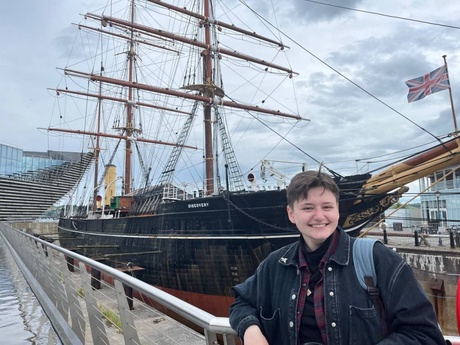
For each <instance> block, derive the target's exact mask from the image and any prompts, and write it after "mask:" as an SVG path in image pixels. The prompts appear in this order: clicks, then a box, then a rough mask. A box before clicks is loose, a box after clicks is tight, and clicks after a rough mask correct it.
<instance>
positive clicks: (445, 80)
mask: <svg viewBox="0 0 460 345" xmlns="http://www.w3.org/2000/svg"><path fill="white" fill-rule="evenodd" d="M406 85H407V86H408V87H409V94H408V95H407V101H408V102H409V103H410V102H415V101H418V100H420V99H422V98H425V96H427V95H431V94H432V93H435V92H438V91H442V90H447V89H449V88H450V84H449V75H448V74H447V66H445V65H444V66H441V67H439V68H437V69H435V70H434V71H432V72H430V73H428V74H425V75H424V76H421V77H418V78H415V79H411V80H408V81H406Z"/></svg>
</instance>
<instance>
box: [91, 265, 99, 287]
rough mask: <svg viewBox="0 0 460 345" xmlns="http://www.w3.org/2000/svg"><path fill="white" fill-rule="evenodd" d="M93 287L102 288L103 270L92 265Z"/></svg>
mask: <svg viewBox="0 0 460 345" xmlns="http://www.w3.org/2000/svg"><path fill="white" fill-rule="evenodd" d="M91 287H92V288H93V290H99V289H100V288H101V271H99V270H97V269H95V268H94V267H91Z"/></svg>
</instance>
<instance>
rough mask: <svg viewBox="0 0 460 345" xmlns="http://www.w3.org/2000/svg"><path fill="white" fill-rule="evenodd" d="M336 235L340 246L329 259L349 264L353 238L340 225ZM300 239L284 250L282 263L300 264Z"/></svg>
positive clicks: (286, 264) (340, 263)
mask: <svg viewBox="0 0 460 345" xmlns="http://www.w3.org/2000/svg"><path fill="white" fill-rule="evenodd" d="M335 231H336V233H335V236H338V247H337V250H336V251H335V253H333V254H332V255H331V257H330V259H329V260H332V261H335V262H337V263H338V264H339V265H348V264H349V263H350V254H351V238H350V236H349V235H348V234H347V233H346V232H345V231H343V230H342V228H340V227H338V228H337V229H336V230H335ZM299 245H300V238H299V241H297V242H295V243H293V244H291V245H288V246H287V247H286V248H285V249H284V250H283V251H282V252H281V256H280V258H279V260H278V262H279V263H280V264H281V265H285V266H289V265H295V266H298V265H299Z"/></svg>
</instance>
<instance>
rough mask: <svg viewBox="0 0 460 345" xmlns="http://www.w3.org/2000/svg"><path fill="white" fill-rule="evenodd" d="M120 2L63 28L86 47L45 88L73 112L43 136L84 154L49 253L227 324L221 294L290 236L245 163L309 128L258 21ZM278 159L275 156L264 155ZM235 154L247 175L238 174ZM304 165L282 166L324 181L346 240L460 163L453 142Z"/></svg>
mask: <svg viewBox="0 0 460 345" xmlns="http://www.w3.org/2000/svg"><path fill="white" fill-rule="evenodd" d="M119 3H120V1H119V2H116V4H119ZM126 3H127V5H128V6H127V8H121V7H120V8H110V9H109V8H104V9H103V10H102V11H101V12H99V13H86V14H84V15H83V19H82V22H80V23H79V24H75V27H76V28H77V29H78V32H79V34H78V36H77V37H78V40H79V41H81V42H82V43H85V44H88V45H89V46H88V47H87V48H85V49H76V48H73V50H74V52H76V53H77V54H76V55H77V56H78V59H77V61H75V62H72V64H69V65H68V67H65V68H63V69H62V70H61V71H62V83H61V84H60V86H59V87H57V88H56V89H55V91H56V97H57V100H58V101H62V102H63V101H64V100H65V99H70V100H72V102H68V103H66V104H67V106H68V107H70V103H72V104H77V103H83V104H84V106H83V109H85V111H84V113H81V112H78V115H79V116H80V120H81V121H80V122H78V121H77V120H74V119H72V118H70V117H66V116H62V115H61V116H60V117H59V120H58V121H56V123H55V124H53V125H51V126H50V127H49V128H48V130H49V131H50V132H53V133H64V134H67V135H69V136H72V137H74V136H79V137H80V136H81V137H84V138H86V141H85V143H84V147H85V148H88V147H89V148H90V152H92V153H93V154H94V165H93V166H92V168H91V169H90V171H89V173H88V174H86V175H85V177H84V178H82V180H81V186H82V187H81V188H79V189H76V191H75V193H76V194H75V196H73V197H72V198H71V202H70V203H69V205H68V206H67V208H66V209H65V212H64V213H63V214H62V217H61V218H60V220H59V236H60V244H61V245H62V246H63V247H65V248H68V249H71V250H74V251H76V252H78V253H80V254H83V255H85V256H88V257H94V258H97V259H98V260H102V261H103V262H104V263H106V264H108V265H112V266H114V267H117V268H122V269H126V268H127V267H136V268H137V269H136V270H132V271H131V273H132V274H133V275H135V276H136V277H137V278H139V279H141V280H143V281H145V282H147V283H149V284H152V285H153V286H155V287H158V288H160V289H163V290H164V291H167V292H168V293H171V294H173V295H175V296H178V297H180V298H181V299H184V300H186V301H188V302H190V303H192V304H194V305H196V306H198V307H200V308H202V309H204V310H207V311H208V312H210V313H212V314H214V315H218V316H226V315H228V307H229V305H230V303H231V302H232V300H233V298H232V297H231V288H232V286H234V285H236V284H238V283H240V282H242V281H244V280H245V279H246V278H247V277H249V276H250V275H251V274H253V272H254V271H255V269H256V268H257V266H258V265H259V263H260V262H261V261H262V260H263V259H264V258H265V257H266V256H267V255H268V254H269V253H270V252H272V251H273V250H276V249H277V248H280V247H281V246H284V245H286V244H288V243H292V242H294V241H296V240H297V239H298V237H299V234H298V231H297V230H296V228H295V227H294V225H293V224H291V223H290V222H289V219H288V217H287V213H286V186H287V185H288V184H289V177H288V175H287V174H285V173H283V172H281V171H280V170H279V169H278V168H277V166H276V164H275V163H276V161H275V160H269V159H268V158H265V157H264V158H263V159H261V160H259V161H257V162H251V163H248V162H249V161H251V160H252V159H253V158H254V157H252V152H253V149H254V146H256V145H261V146H264V145H265V140H264V138H267V137H268V136H270V137H271V138H273V137H274V138H277V139H276V140H277V141H279V142H282V141H283V140H286V137H287V134H288V133H289V132H290V131H291V130H292V129H293V128H297V129H299V128H300V130H301V129H302V128H303V127H304V126H305V123H307V122H308V121H309V120H308V119H306V118H305V117H304V116H302V114H301V113H300V111H299V110H298V109H299V108H298V107H296V106H295V105H294V94H291V93H286V89H285V88H284V86H282V85H284V83H287V84H288V85H289V84H292V83H293V82H294V80H295V78H296V76H297V75H298V73H297V72H296V71H295V70H293V69H292V68H291V67H289V66H290V65H289V63H288V61H289V60H288V59H287V57H286V56H287V54H288V52H289V47H288V46H287V45H286V44H284V43H283V42H282V41H281V40H280V39H279V37H280V35H279V34H277V33H275V34H273V35H272V36H271V37H268V36H264V35H261V34H259V33H256V32H254V31H252V30H250V29H248V28H245V26H244V23H249V22H250V21H251V20H261V21H263V18H261V17H258V16H257V15H256V16H255V17H254V18H253V19H250V18H249V17H246V15H244V14H243V12H241V13H239V15H238V16H236V17H230V15H229V13H230V10H231V9H230V8H227V7H225V2H217V1H216V2H214V1H210V0H204V1H159V0H144V1H140V2H139V3H138V2H137V1H134V0H130V1H127V2H126ZM218 11H223V12H221V14H219V13H218ZM247 12H249V14H254V13H253V11H251V10H249V9H248V11H247ZM222 13H223V14H222ZM237 24H242V26H240V25H237ZM268 31H270V30H268ZM268 31H267V32H268ZM277 37H278V38H277ZM253 45H255V48H254V47H252V48H250V46H253ZM283 62H285V63H286V64H283ZM226 78H227V79H226ZM236 78H240V79H243V80H244V82H243V84H237V83H236V82H235V81H234V80H235V79H236ZM278 94H279V95H278ZM275 96H276V97H279V98H275ZM280 100H281V101H280ZM76 113H77V112H74V114H76ZM82 115H83V116H82ZM245 121H246V122H250V123H251V124H252V125H254V126H253V127H251V128H250V127H244V126H243V125H242V123H244V122H245ZM77 124H80V125H81V127H77V128H76V125H77ZM251 138H254V140H253V141H251V140H250V139H251ZM286 141H287V142H289V140H286ZM235 142H238V143H241V142H243V143H244V144H245V145H243V146H244V147H243V148H241V145H239V146H238V147H239V148H238V150H237V149H236V148H235ZM267 142H269V141H268V140H267ZM277 149H278V150H284V149H285V148H284V147H283V148H282V147H279V148H277V147H275V146H273V147H267V152H270V151H272V150H277ZM301 151H302V150H301ZM302 152H303V151H302ZM241 155H244V160H245V165H246V166H252V167H254V168H249V169H247V168H245V170H244V171H243V170H242V169H241V165H240V163H239V160H238V159H237V158H238V157H239V156H241ZM310 158H311V157H310ZM288 163H292V162H288ZM316 163H317V166H316V167H312V166H306V167H305V164H304V163H302V162H298V163H293V164H292V166H293V168H292V171H291V173H292V175H294V174H295V173H296V172H300V171H302V170H303V169H318V168H319V166H321V169H323V170H325V171H327V172H329V173H330V174H331V175H332V176H333V177H334V179H335V180H336V182H337V183H338V185H339V187H340V225H341V226H342V227H343V228H344V229H345V230H346V231H347V232H349V233H350V234H351V235H356V234H358V233H359V231H360V230H361V229H362V228H363V227H365V226H366V225H367V224H369V222H370V221H372V220H373V219H375V218H376V217H378V216H379V215H380V214H382V213H383V212H384V211H385V210H386V209H388V208H389V207H391V206H392V205H393V204H394V203H396V202H397V201H398V199H399V198H400V197H401V195H402V194H404V193H406V192H407V190H408V187H406V185H407V184H408V183H410V182H413V181H416V180H417V179H419V178H421V177H423V176H427V175H429V174H431V173H433V172H435V171H437V170H439V169H442V168H444V167H448V166H451V165H454V164H458V163H460V155H459V142H458V140H457V138H456V137H455V138H454V139H450V140H448V141H445V142H442V141H439V143H438V144H437V145H436V146H434V147H432V148H430V149H428V150H425V151H423V152H418V153H417V154H414V155H412V156H410V157H407V158H406V159H401V160H399V162H397V163H395V164H394V165H391V166H389V167H388V168H386V169H383V170H381V171H379V172H377V173H375V174H370V173H363V174H356V175H349V176H343V175H341V174H339V173H338V172H336V171H333V170H332V169H329V168H328V167H327V166H325V165H322V164H321V163H320V162H319V161H316ZM120 167H121V168H120ZM255 167H260V172H256V168H255ZM268 179H272V181H274V185H273V186H272V187H267V186H266V185H265V184H264V183H263V182H264V181H266V180H268ZM84 192H86V193H87V196H86V197H84V196H83V195H84ZM78 193H81V194H78Z"/></svg>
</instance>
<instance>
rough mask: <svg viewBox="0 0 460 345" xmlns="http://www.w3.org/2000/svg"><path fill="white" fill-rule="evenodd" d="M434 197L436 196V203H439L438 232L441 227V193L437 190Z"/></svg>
mask: <svg viewBox="0 0 460 345" xmlns="http://www.w3.org/2000/svg"><path fill="white" fill-rule="evenodd" d="M434 195H436V202H437V207H438V212H437V217H436V218H437V219H436V220H437V221H438V230H439V227H440V225H441V211H440V210H439V197H440V196H441V192H440V191H439V190H437V191H436V192H435V193H434Z"/></svg>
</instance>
